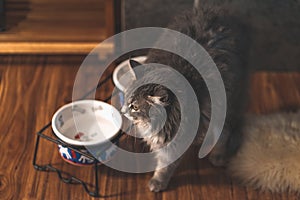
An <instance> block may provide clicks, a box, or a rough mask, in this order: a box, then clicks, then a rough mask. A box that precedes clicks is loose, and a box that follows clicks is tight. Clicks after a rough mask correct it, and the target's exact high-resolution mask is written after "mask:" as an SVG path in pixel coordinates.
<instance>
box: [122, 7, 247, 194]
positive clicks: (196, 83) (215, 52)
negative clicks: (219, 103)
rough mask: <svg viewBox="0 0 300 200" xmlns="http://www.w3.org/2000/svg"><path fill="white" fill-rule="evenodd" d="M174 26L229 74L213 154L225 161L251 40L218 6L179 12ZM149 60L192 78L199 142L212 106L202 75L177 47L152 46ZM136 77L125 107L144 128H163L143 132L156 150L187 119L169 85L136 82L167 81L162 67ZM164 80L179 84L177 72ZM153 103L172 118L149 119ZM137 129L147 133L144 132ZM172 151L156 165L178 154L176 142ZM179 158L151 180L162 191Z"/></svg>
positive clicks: (177, 43) (244, 82)
mask: <svg viewBox="0 0 300 200" xmlns="http://www.w3.org/2000/svg"><path fill="white" fill-rule="evenodd" d="M169 28H170V29H173V30H176V31H179V32H181V33H183V34H186V35H188V36H190V37H191V38H193V39H195V40H196V41H197V42H198V43H200V44H201V45H202V46H203V47H204V48H205V49H206V51H207V52H208V53H209V54H210V56H211V57H212V59H213V60H214V62H215V63H216V65H217V67H218V69H219V71H220V73H221V76H222V78H223V80H224V85H225V89H226V94H227V102H228V105H227V108H228V110H227V118H226V122H225V127H224V130H223V132H222V135H221V139H220V141H219V142H218V143H217V145H216V147H215V148H214V150H213V152H212V153H211V155H210V159H211V161H212V162H213V163H214V164H216V165H222V164H224V162H225V161H226V157H227V155H226V154H227V151H226V145H227V141H228V138H229V135H230V134H232V133H233V132H234V131H237V130H236V127H237V126H236V125H237V124H239V122H240V121H239V120H240V115H241V111H242V110H243V98H244V97H245V91H246V90H245V87H246V85H247V75H248V72H247V68H246V64H245V57H246V54H247V42H248V38H247V34H246V32H247V31H246V30H245V29H244V27H243V26H242V25H241V24H240V23H239V22H238V20H236V19H234V18H232V17H230V16H226V15H224V14H222V12H221V11H220V10H213V9H211V8H202V9H198V10H193V12H186V13H184V14H182V15H180V16H178V17H177V18H176V19H175V21H174V22H173V23H172V24H171V25H170V26H169ZM159 42H164V41H159ZM172 45H173V46H174V48H177V49H178V48H180V46H181V45H183V44H182V41H174V44H172ZM184 53H185V54H187V55H189V56H191V57H192V58H193V59H196V60H197V59H198V60H199V62H198V63H201V58H200V57H199V56H197V52H184ZM146 63H160V64H164V65H167V66H170V67H172V68H173V69H175V70H177V71H178V72H180V73H181V74H182V75H183V76H184V77H185V78H186V79H187V80H188V81H189V83H190V84H191V86H192V87H193V89H194V91H195V93H196V95H197V98H198V102H199V106H200V110H201V116H202V117H201V120H200V127H199V133H198V137H197V143H199V144H201V142H202V140H203V138H204V133H206V130H207V127H208V124H209V120H210V110H211V106H210V98H209V93H208V90H207V88H206V85H205V83H204V81H203V79H202V77H201V75H200V74H199V73H198V72H197V71H196V69H195V68H194V67H193V66H191V65H190V64H189V63H188V62H187V61H186V60H184V59H182V58H181V57H179V56H177V55H174V54H172V53H169V52H163V51H160V50H154V49H153V50H151V51H150V52H149V54H148V59H147V60H146ZM204 67H205V66H204ZM166 73H167V71H166ZM137 78H138V79H137V80H136V81H135V82H134V83H133V84H132V86H131V87H130V88H129V89H128V90H127V91H126V93H125V99H126V104H125V106H124V107H125V109H123V111H124V112H126V113H127V115H129V116H131V119H132V120H133V123H134V124H135V125H136V126H137V130H138V131H139V132H143V131H144V134H145V132H147V131H149V130H150V131H151V132H155V131H156V130H159V131H158V132H155V134H151V136H150V137H147V136H146V137H145V138H144V141H145V142H146V143H147V144H148V145H150V148H151V150H152V151H155V150H157V149H160V148H161V147H163V146H164V145H166V144H168V143H169V142H170V141H171V140H172V138H174V136H175V133H176V132H177V129H178V124H179V123H180V120H184V119H183V117H182V116H180V106H179V103H178V99H177V98H176V97H175V95H174V94H173V93H172V92H171V91H170V90H168V89H167V88H165V87H164V86H162V85H157V84H146V85H144V86H142V87H139V88H137V89H136V88H135V85H138V84H141V83H143V82H147V80H149V79H150V80H153V81H154V82H155V80H156V79H160V81H164V78H165V77H164V76H163V75H162V72H161V71H159V70H158V71H157V72H153V71H151V72H149V73H148V72H147V70H146V71H145V72H144V74H143V75H141V76H140V77H139V76H137ZM211 78H214V77H211ZM165 81H168V82H170V81H173V82H174V84H177V83H176V80H172V78H169V79H168V80H165ZM175 88H176V86H175ZM178 88H179V87H178ZM135 89H136V90H135ZM179 92H184V91H179ZM185 102H186V103H188V97H186V99H185ZM136 107H138V110H139V112H136V110H137V109H136ZM152 107H154V108H155V109H157V111H156V112H158V113H157V115H159V114H160V112H161V111H160V109H161V108H164V109H165V110H166V113H167V119H166V122H165V123H164V124H163V125H161V124H159V121H158V124H157V125H154V126H151V125H150V123H149V122H150V121H151V119H149V116H148V112H149V110H150V108H152ZM134 108H135V110H134ZM191 112H192V111H191ZM154 120H155V119H154ZM158 127H160V128H161V127H162V129H160V128H159V129H157V128H158ZM137 134H142V135H143V133H137ZM173 151H174V152H160V153H159V154H158V156H157V165H158V166H160V164H163V163H165V162H166V160H168V159H169V158H168V156H172V154H175V152H176V147H175V146H174V147H173ZM180 160H181V159H178V160H177V161H175V162H174V163H173V164H171V165H169V166H168V167H165V168H162V169H161V168H159V167H158V169H157V170H156V171H155V172H154V176H153V177H152V179H151V180H150V182H149V188H150V190H151V191H154V192H158V191H161V190H164V189H166V188H167V185H168V182H169V180H170V178H171V176H172V174H173V172H174V171H175V169H176V167H177V166H178V164H179V163H180Z"/></svg>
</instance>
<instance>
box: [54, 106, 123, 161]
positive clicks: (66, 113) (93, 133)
mask: <svg viewBox="0 0 300 200" xmlns="http://www.w3.org/2000/svg"><path fill="white" fill-rule="evenodd" d="M121 126H122V117H121V115H120V113H119V111H118V110H117V109H116V108H115V107H113V106H111V105H109V104H107V103H105V102H102V101H96V100H81V101H75V102H72V103H70V104H67V105H65V106H63V107H61V108H60V109H58V110H57V111H56V113H55V114H54V116H53V118H52V129H53V132H54V134H55V135H56V136H57V137H58V138H59V139H60V140H62V141H63V142H64V143H67V144H69V145H71V146H73V147H74V148H76V149H80V150H81V151H83V152H88V151H87V150H86V149H93V152H92V154H93V156H94V157H95V158H96V159H98V160H99V161H100V162H102V163H103V162H105V161H108V160H109V159H110V158H111V157H112V156H113V154H114V153H115V152H116V146H115V145H112V143H111V140H112V139H113V138H115V137H116V136H117V135H118V133H119V132H120V129H121ZM58 148H59V153H60V155H61V157H62V158H63V159H64V160H65V161H67V162H69V163H71V164H75V165H88V164H92V163H93V162H94V160H92V159H89V158H88V157H86V156H84V155H82V154H80V153H78V152H76V151H74V150H72V149H70V148H68V147H65V146H63V145H58Z"/></svg>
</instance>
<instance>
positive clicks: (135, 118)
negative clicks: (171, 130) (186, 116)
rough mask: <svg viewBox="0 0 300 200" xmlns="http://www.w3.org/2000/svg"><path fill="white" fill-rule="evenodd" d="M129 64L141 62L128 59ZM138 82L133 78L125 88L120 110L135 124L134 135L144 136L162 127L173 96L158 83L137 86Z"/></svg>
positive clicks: (136, 64)
mask: <svg viewBox="0 0 300 200" xmlns="http://www.w3.org/2000/svg"><path fill="white" fill-rule="evenodd" d="M130 65H131V67H132V68H134V67H136V66H138V65H141V64H140V63H138V62H136V61H133V60H130ZM140 79H143V77H140ZM139 83H141V82H139V81H138V80H135V81H133V83H132V84H131V86H129V87H128V88H127V89H126V91H125V102H124V105H123V107H122V110H121V112H122V113H123V114H124V115H125V116H126V117H127V118H128V119H129V120H131V121H132V122H133V124H134V125H135V126H136V128H137V133H135V134H136V136H138V137H146V136H147V135H148V134H153V132H155V130H160V129H161V128H162V127H161V126H162V125H163V124H164V123H165V121H166V118H167V115H168V110H169V107H170V106H171V104H172V102H174V98H175V97H174V94H173V93H172V92H171V91H170V90H168V89H167V88H166V87H164V86H162V85H160V84H152V83H151V84H142V85H141V86H138V85H139Z"/></svg>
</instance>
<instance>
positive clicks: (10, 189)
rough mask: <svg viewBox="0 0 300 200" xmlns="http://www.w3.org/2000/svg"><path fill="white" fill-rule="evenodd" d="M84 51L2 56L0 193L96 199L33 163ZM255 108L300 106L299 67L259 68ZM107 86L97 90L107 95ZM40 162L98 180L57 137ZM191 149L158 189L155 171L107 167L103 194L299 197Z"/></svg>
mask: <svg viewBox="0 0 300 200" xmlns="http://www.w3.org/2000/svg"><path fill="white" fill-rule="evenodd" d="M82 60H83V57H70V56H65V57H53V56H15V57H13V56H1V57H0V113H1V120H0V130H1V134H0V142H1V145H0V152H1V153H2V155H1V156H0V199H16V200H19V199H72V200H74V199H78V200H82V199H90V197H89V195H88V194H86V193H85V191H84V190H83V188H82V187H81V186H80V185H68V184H65V183H63V182H61V181H60V180H59V179H58V177H57V175H56V174H55V173H46V172H38V171H36V170H35V169H34V168H33V166H32V159H33V152H34V144H35V139H36V135H35V133H36V132H37V131H38V130H39V129H40V128H41V127H43V126H44V125H45V124H46V123H48V122H49V121H50V120H51V117H52V115H53V113H54V112H55V111H56V109H57V108H58V107H60V106H62V105H63V104H65V103H66V102H69V101H70V100H71V96H72V87H73V81H74V79H75V76H76V72H77V69H78V67H79V66H80V64H81V62H82ZM251 85H252V87H251V88H252V89H251V97H252V98H251V99H250V107H249V111H250V112H254V113H268V112H272V111H276V110H278V109H294V108H297V107H300V73H266V72H259V73H256V74H255V75H254V76H253V77H252V84H251ZM107 95H108V94H107V89H106V90H103V92H100V93H99V94H98V97H99V98H105V97H106V96H107ZM40 145H41V146H40V147H41V149H40V150H41V151H40V152H39V155H38V163H39V164H47V163H51V164H52V165H54V166H56V167H60V168H61V169H62V170H64V171H66V172H69V173H72V174H76V175H77V176H78V177H80V178H82V179H84V180H86V181H87V182H89V183H93V176H92V175H93V174H92V171H91V168H90V167H75V166H72V165H70V164H67V163H65V162H64V161H63V160H62V159H61V158H60V157H59V154H58V151H57V147H56V146H55V145H53V144H52V143H48V142H45V141H43V140H42V141H41V143H40ZM197 152H198V149H191V152H190V153H189V155H190V156H189V157H186V158H185V159H184V162H183V163H182V164H181V165H180V167H179V169H178V170H177V172H176V174H175V176H174V177H173V178H172V180H171V183H170V186H169V189H168V190H167V191H165V192H162V193H156V194H155V193H151V192H149V190H148V188H147V187H146V185H147V182H148V180H149V178H150V177H151V173H146V174H128V173H123V172H119V171H116V170H113V169H110V168H108V167H106V166H100V170H99V176H100V177H99V181H100V185H101V189H100V193H101V194H102V195H106V196H108V198H107V199H126V200H127V199H144V200H146V199H158V200H160V199H162V200H169V199H186V200H187V199H203V200H214V199H222V200H226V199H232V200H242V199H249V200H252V199H253V200H254V199H255V200H257V199H258V200H268V199H270V200H271V199H272V200H287V199H290V200H293V199H294V200H296V199H299V198H300V196H297V195H296V194H286V193H284V194H271V193H270V192H259V191H255V190H253V189H250V188H245V187H242V186H239V185H238V184H236V183H234V181H232V180H231V179H230V178H229V177H228V176H227V175H226V173H225V170H224V169H223V168H215V167H212V166H211V165H210V164H209V162H208V161H207V160H206V159H203V160H199V159H198V158H197Z"/></svg>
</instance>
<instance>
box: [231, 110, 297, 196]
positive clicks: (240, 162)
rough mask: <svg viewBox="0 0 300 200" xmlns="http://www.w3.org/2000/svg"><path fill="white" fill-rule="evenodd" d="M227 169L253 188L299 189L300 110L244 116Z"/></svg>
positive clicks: (273, 189)
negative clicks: (239, 139) (238, 144)
mask: <svg viewBox="0 0 300 200" xmlns="http://www.w3.org/2000/svg"><path fill="white" fill-rule="evenodd" d="M228 169H229V173H230V175H232V176H233V177H235V178H237V179H238V180H239V181H241V182H242V183H243V184H245V185H248V186H252V187H254V188H260V189H262V190H271V191H273V192H282V191H296V192H297V191H298V192H300V112H298V113H277V114H271V115H266V116H249V117H247V119H246V125H245V127H244V129H243V142H242V144H241V147H240V149H239V151H238V153H237V154H236V156H234V157H233V158H232V159H231V161H230V163H229V166H228Z"/></svg>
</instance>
